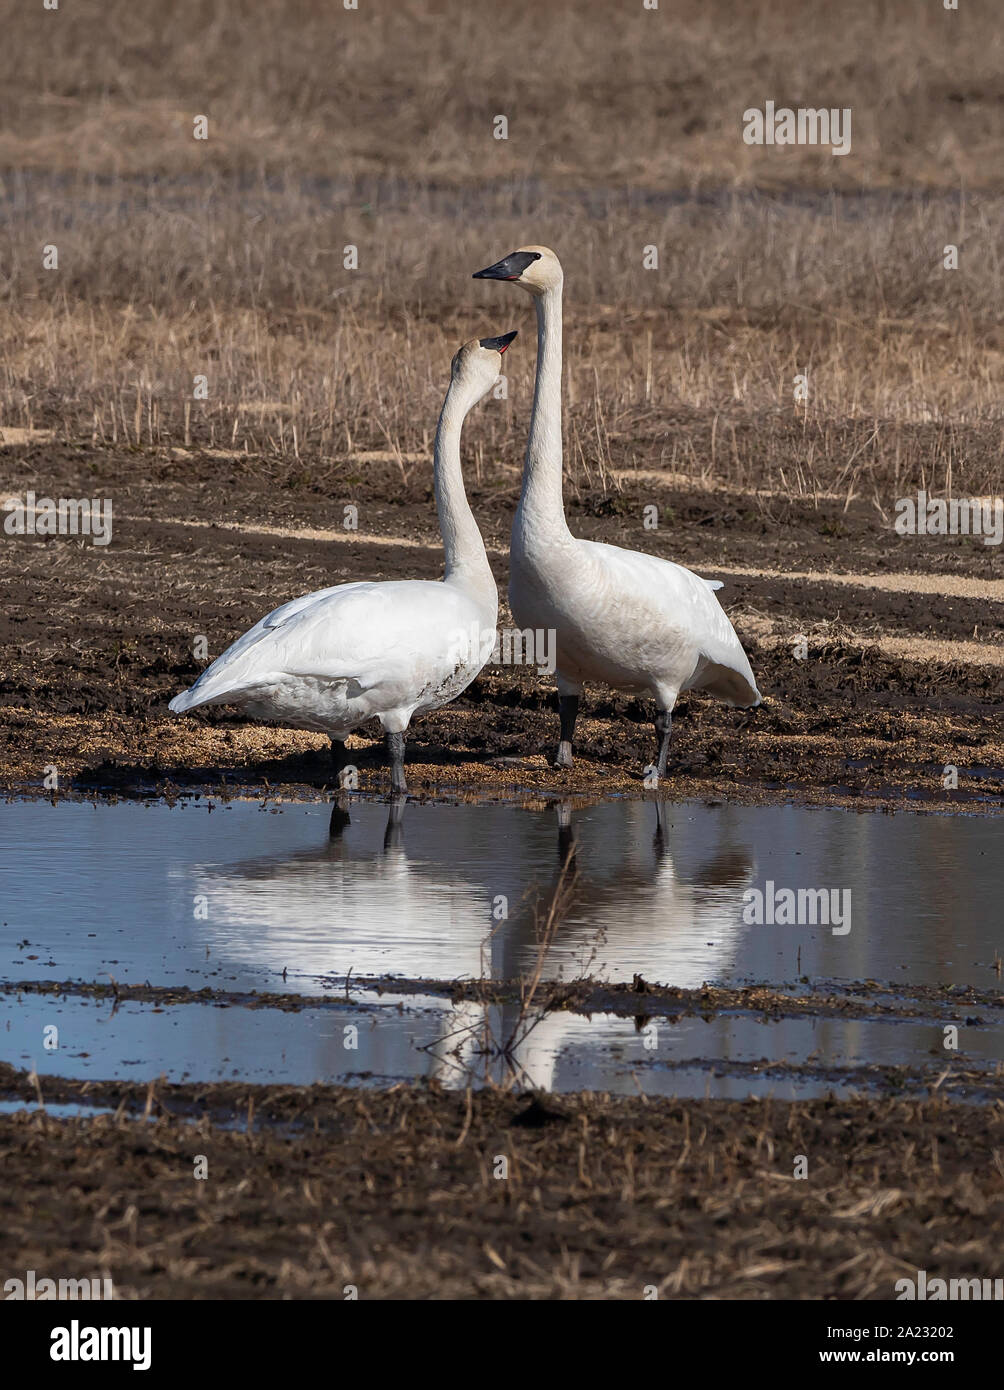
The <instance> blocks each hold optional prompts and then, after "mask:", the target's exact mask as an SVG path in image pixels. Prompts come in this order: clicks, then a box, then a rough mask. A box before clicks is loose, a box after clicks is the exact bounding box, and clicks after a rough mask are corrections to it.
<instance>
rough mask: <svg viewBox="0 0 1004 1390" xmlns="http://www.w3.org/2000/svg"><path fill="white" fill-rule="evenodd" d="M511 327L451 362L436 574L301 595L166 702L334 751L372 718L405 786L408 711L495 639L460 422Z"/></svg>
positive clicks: (449, 694) (438, 450)
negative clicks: (283, 728)
mask: <svg viewBox="0 0 1004 1390" xmlns="http://www.w3.org/2000/svg"><path fill="white" fill-rule="evenodd" d="M515 336H516V334H515V333H506V334H504V335H503V336H502V337H499V338H481V339H478V338H475V339H473V340H472V341H471V342H469V343H466V344H465V345H464V346H463V347H462V348H461V349H460V351H459V352H458V353H457V355H456V356H455V357H454V359H453V365H452V376H451V380H450V386H449V390H448V391H447V393H446V400H445V402H444V404H443V409H442V413H441V414H440V417H439V427H438V429H437V431H436V445H435V465H434V473H435V488H436V509H437V511H438V513H439V526H440V530H441V532H442V536H443V546H444V549H445V552H446V573H445V575H444V577H443V579H442V580H424V579H409V580H394V581H385V582H383V583H371V582H366V581H363V582H361V583H357V584H338V585H335V586H334V587H333V588H330V589H320V590H318V592H317V593H313V594H304V595H303V597H302V598H298V599H294V600H293V601H292V602H291V603H286V604H283V606H282V607H281V608H277V609H275V611H274V612H272V613H269V614H268V615H267V617H264V618H262V620H261V622H259V623H256V624H255V626H254V627H253V628H251V630H250V631H249V632H246V633H245V634H244V636H243V637H239V638H238V639H237V641H236V642H234V644H233V645H232V646H231V647H228V648H227V650H226V651H225V652H224V653H223V655H222V656H220V657H218V658H217V659H216V661H214V662H213V663H212V665H211V666H208V667H207V668H206V670H205V671H203V673H202V675H201V676H200V677H199V679H198V680H197V681H196V682H195V684H194V685H193V686H192V687H191V689H190V690H186V691H184V693H183V694H181V695H177V696H175V698H174V699H173V700H172V701H171V703H170V706H169V708H170V709H172V710H174V711H175V712H176V713H178V714H181V713H183V712H184V711H185V710H190V709H195V708H197V707H198V706H199V705H237V706H238V707H239V708H240V709H241V711H242V712H243V713H245V714H248V715H250V716H252V717H253V718H256V719H271V720H275V721H277V722H279V723H282V724H286V725H289V726H291V727H293V728H298V729H316V730H319V731H321V732H322V733H326V734H328V735H329V736H330V738H331V739H332V746H333V748H334V746H335V744H338V743H343V742H344V740H345V736H346V735H347V734H349V733H351V731H352V730H353V729H355V728H357V727H358V726H359V725H360V724H362V723H363V722H364V721H365V720H367V719H372V718H374V717H375V718H377V719H379V721H380V723H381V725H382V726H383V728H384V730H385V731H386V734H387V747H388V752H389V755H390V760H391V783H392V786H393V789H394V791H395V792H405V791H407V787H406V785H405V779H404V731H405V730H406V729H407V727H408V725H409V723H410V722H411V719H412V718H413V716H414V715H415V714H420V713H422V712H423V711H425V710H430V709H438V708H439V707H440V706H441V705H445V704H447V703H449V701H450V700H453V699H454V698H455V697H456V696H457V695H459V694H460V693H461V691H462V690H465V689H466V688H467V686H468V685H470V683H471V681H472V680H473V679H474V677H475V676H476V675H477V674H478V672H479V671H480V670H481V668H482V666H484V664H485V662H486V661H487V660H488V658H489V656H490V655H491V652H492V647H493V645H494V642H495V624H496V621H497V618H498V588H497V586H496V583H495V579H494V577H493V575H492V572H491V568H490V566H489V564H488V557H487V555H486V554H485V546H484V542H483V541H482V539H481V533H480V531H479V530H478V525H477V522H476V521H475V520H474V516H473V514H472V512H471V509H470V506H469V505H468V502H467V496H466V494H465V492H464V481H463V476H462V474H461V470H460V431H461V427H462V426H463V422H464V419H465V417H466V416H467V414H468V413H469V411H470V410H471V409H472V408H473V406H475V405H476V404H477V402H478V401H480V400H481V399H482V397H483V396H485V395H487V393H488V392H489V391H490V390H491V388H492V386H493V385H494V384H495V382H496V381H497V380H498V376H499V371H500V369H501V364H502V353H504V352H505V350H506V348H507V347H508V346H509V344H510V343H511V342H512V340H513V338H515Z"/></svg>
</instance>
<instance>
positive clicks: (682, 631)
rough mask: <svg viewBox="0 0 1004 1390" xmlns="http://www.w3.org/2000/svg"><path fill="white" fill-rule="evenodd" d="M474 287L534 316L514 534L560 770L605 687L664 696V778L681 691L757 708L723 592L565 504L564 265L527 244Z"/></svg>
mask: <svg viewBox="0 0 1004 1390" xmlns="http://www.w3.org/2000/svg"><path fill="white" fill-rule="evenodd" d="M474 278H475V279H476V280H511V281H513V282H515V283H516V284H518V285H520V286H522V288H523V289H525V290H527V291H529V293H530V294H531V295H533V298H534V302H535V305H536V310H537V380H536V386H535V388H534V396H533V415H532V418H531V422H530V435H529V439H528V440H527V447H526V461H525V463H524V466H523V490H522V493H521V495H520V499H519V507H518V509H517V511H516V517H515V520H514V521H513V527H512V543H511V547H510V557H509V558H510V579H509V603H510V607H511V608H512V611H513V614H514V616H515V618H516V621H517V623H518V624H519V625H520V626H521V627H532V628H545V629H553V631H554V633H555V641H556V668H557V669H556V674H557V680H558V696H559V700H558V705H559V709H560V712H561V736H560V738H561V742H560V745H559V748H558V755H557V758H556V760H555V766H557V767H570V766H571V762H572V735H573V732H574V729H575V718H576V715H577V713H578V706H579V696H580V695H581V694H582V688H583V684H584V683H585V682H586V681H602V682H603V683H604V684H606V685H610V686H613V687H614V688H615V689H617V690H649V691H651V692H652V694H653V695H654V696H655V702H656V719H655V729H656V736H657V738H658V740H659V758H658V763H657V772H658V775H659V776H660V777H662V776H664V775H665V772H666V759H667V756H668V752H669V736H670V730H671V727H672V712H673V706H674V705H675V704H676V699H677V696H678V695H679V694H680V692H681V691H683V690H694V689H704V690H709V691H710V692H711V693H712V694H713V695H717V696H718V697H719V698H720V699H722V700H724V701H726V703H728V704H730V705H735V706H739V707H741V708H744V709H745V708H749V707H751V706H754V705H758V704H759V703H760V698H761V697H760V692H759V691H758V690H757V687H756V680H755V679H754V676H753V672H752V670H751V669H750V664H749V661H748V660H747V658H746V653H745V652H744V651H743V649H742V647H741V645H740V643H739V639H738V637H737V636H736V634H735V630H734V629H733V627H732V624H731V623H730V622H729V620H728V618H727V617H726V616H725V613H724V612H723V610H722V607H721V605H720V603H719V602H718V600H717V599H716V598H715V596H714V594H713V592H712V590H713V589H718V588H721V585H720V583H718V582H711V581H709V580H704V579H700V578H698V576H697V575H696V574H692V573H691V572H690V570H687V569H684V568H683V567H682V566H681V565H675V564H673V563H672V562H671V561H669V560H661V559H659V558H658V557H657V556H655V555H645V554H642V553H641V552H639V551H637V550H624V549H622V548H621V547H620V546H615V545H604V544H601V543H599V542H597V541H584V540H578V539H576V537H575V536H573V535H572V534H571V532H570V531H569V529H568V526H567V524H566V522H565V510H564V506H563V504H562V500H561V465H562V450H561V287H562V280H563V277H562V272H561V263H560V262H559V260H558V258H557V256H556V255H555V254H554V252H553V251H550V250H548V248H547V247H546V246H525V247H522V248H521V249H520V250H518V251H513V252H512V253H511V254H510V255H508V256H506V257H505V258H504V260H501V261H498V262H497V263H496V264H495V265H492V266H489V267H488V268H487V269H486V270H479V271H477V272H476V273H475V276H474Z"/></svg>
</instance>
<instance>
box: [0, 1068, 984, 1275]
mask: <svg viewBox="0 0 1004 1390" xmlns="http://www.w3.org/2000/svg"><path fill="white" fill-rule="evenodd" d="M0 1081H2V1083H3V1085H4V1088H5V1089H7V1087H8V1086H10V1085H11V1084H13V1085H14V1086H15V1088H16V1089H18V1090H19V1091H20V1092H21V1093H22V1094H23V1095H24V1097H25V1099H27V1098H28V1097H30V1096H33V1095H34V1088H33V1086H31V1085H29V1084H28V1083H27V1081H26V1079H25V1078H24V1077H23V1075H22V1076H21V1077H15V1076H14V1075H13V1074H12V1073H11V1069H10V1068H2V1067H0ZM40 1085H41V1088H42V1092H43V1095H44V1096H45V1097H47V1098H48V1099H49V1101H50V1103H52V1101H53V1100H54V1099H55V1098H56V1097H57V1096H58V1097H59V1098H62V1099H64V1100H65V1099H79V1098H80V1095H81V1092H82V1091H83V1090H85V1089H89V1091H90V1098H91V1099H92V1100H99V1101H100V1103H101V1104H103V1105H106V1106H112V1107H116V1108H117V1107H119V1106H121V1110H120V1111H119V1113H118V1114H116V1115H103V1116H98V1117H95V1118H93V1119H90V1118H89V1119H70V1120H61V1121H59V1120H54V1119H52V1118H49V1117H47V1116H45V1115H42V1114H39V1113H33V1114H29V1113H27V1112H25V1111H22V1112H20V1113H18V1114H14V1115H2V1116H0V1162H2V1165H3V1172H4V1175H5V1181H4V1183H3V1184H2V1186H0V1262H2V1265H3V1267H4V1268H5V1269H8V1270H15V1271H16V1270H22V1271H23V1270H25V1269H34V1270H36V1271H37V1272H39V1274H40V1275H41V1274H43V1273H58V1275H60V1276H61V1277H84V1276H98V1275H107V1276H110V1277H111V1278H112V1279H113V1280H114V1283H115V1288H116V1293H117V1295H118V1296H119V1297H122V1298H141V1299H142V1298H153V1297H160V1298H182V1299H191V1298H278V1297H284V1296H285V1297H294V1298H342V1297H343V1296H344V1294H343V1290H344V1289H345V1287H346V1286H347V1285H355V1286H356V1287H357V1289H358V1293H359V1297H360V1298H368V1299H376V1298H393V1297H403V1298H433V1299H435V1298H491V1299H500V1298H501V1299H521V1298H538V1299H539V1298H614V1299H633V1298H642V1297H644V1296H645V1289H646V1287H647V1286H653V1285H654V1286H656V1287H657V1288H658V1290H659V1295H660V1296H661V1297H682V1298H693V1297H704V1298H753V1299H758V1298H781V1297H787V1298H801V1299H818V1298H848V1299H861V1298H866V1299H867V1298H872V1299H889V1298H894V1297H895V1296H896V1295H895V1289H894V1286H895V1281H896V1280H897V1279H900V1278H902V1277H904V1276H910V1277H911V1278H916V1272H917V1270H919V1269H925V1270H927V1272H928V1277H929V1278H930V1277H932V1276H934V1275H939V1276H943V1277H951V1276H958V1277H961V1276H963V1275H966V1276H969V1275H972V1274H973V1273H974V1271H982V1272H988V1271H993V1270H994V1268H995V1261H996V1259H997V1257H998V1255H999V1242H998V1233H999V1229H1000V1223H1001V1221H1002V1219H1004V1173H1002V1171H1001V1158H1000V1151H1001V1144H1002V1141H1004V1131H1002V1125H1001V1117H1000V1113H999V1110H996V1109H994V1110H991V1111H989V1112H988V1111H987V1110H985V1109H982V1108H977V1107H972V1106H966V1105H958V1104H953V1103H951V1102H948V1101H944V1100H941V1099H937V1098H935V1099H932V1100H929V1101H925V1102H922V1103H912V1102H902V1101H891V1102H889V1101H884V1102H881V1103H873V1102H871V1101H865V1100H859V1101H844V1102H835V1101H831V1100H819V1101H813V1102H794V1103H785V1104H780V1103H777V1102H770V1101H754V1100H750V1101H745V1102H721V1101H714V1102H709V1101H671V1100H645V1099H644V1098H641V1097H638V1098H623V1097H621V1098H615V1097H610V1096H607V1095H598V1094H584V1095H580V1096H576V1097H569V1098H562V1099H561V1101H560V1103H559V1102H557V1101H555V1100H552V1099H551V1098H546V1099H544V1100H541V1099H539V1098H532V1097H529V1096H526V1097H512V1096H508V1095H502V1094H498V1093H478V1092H473V1093H467V1094H465V1093H462V1092H461V1093H448V1092H442V1091H439V1090H437V1089H435V1088H429V1089H421V1088H413V1087H400V1088H397V1089H394V1090H391V1091H389V1092H370V1091H367V1092H360V1091H359V1090H348V1089H341V1088H337V1087H323V1086H315V1087H309V1088H301V1087H287V1088H282V1087H255V1086H246V1085H242V1084H239V1083H231V1084H226V1085H219V1086H168V1085H165V1084H158V1085H152V1086H151V1087H149V1088H147V1087H145V1086H134V1085H125V1084H118V1083H108V1084H106V1085H102V1086H101V1087H99V1088H97V1089H95V1088H94V1087H93V1086H92V1087H90V1088H85V1087H84V1086H83V1085H82V1084H81V1083H70V1082H57V1081H56V1080H55V1079H52V1078H42V1080H41V1082H40ZM130 1108H133V1109H134V1110H135V1111H136V1112H137V1113H138V1114H139V1115H140V1116H141V1118H138V1119H135V1118H133V1119H130V1118H127V1111H128V1110H129V1109H130ZM176 1109H177V1110H179V1111H180V1110H182V1109H187V1110H189V1111H190V1112H191V1113H195V1114H200V1113H202V1114H204V1116H205V1117H204V1118H202V1119H200V1120H192V1119H181V1118H178V1117H177V1116H176V1115H173V1114H172V1112H173V1111H175V1110H176ZM224 1111H225V1112H228V1113H229V1115H230V1117H231V1119H230V1123H231V1125H232V1126H233V1127H231V1128H225V1127H223V1126H221V1125H220V1124H219V1123H214V1122H212V1121H210V1119H209V1118H208V1113H209V1112H214V1113H215V1114H217V1115H219V1114H220V1113H221V1112H224ZM144 1113H146V1114H147V1115H148V1116H149V1119H148V1120H146V1121H144V1119H143V1118H142V1115H143V1114H144ZM198 1155H203V1156H204V1157H205V1159H206V1160H207V1161H208V1176H207V1177H206V1178H205V1180H196V1179H195V1178H194V1177H193V1171H194V1164H195V1160H196V1158H197V1156H198ZM798 1155H804V1156H805V1157H806V1159H807V1162H808V1176H807V1178H806V1179H804V1180H800V1179H796V1178H795V1177H794V1176H793V1174H794V1171H795V1165H796V1161H797V1157H798ZM500 1159H505V1160H506V1164H505V1165H502V1164H501V1163H500V1162H499V1160H500ZM502 1171H507V1174H508V1175H507V1176H506V1177H498V1176H495V1174H496V1173H500V1172H502Z"/></svg>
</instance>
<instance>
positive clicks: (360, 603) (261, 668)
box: [170, 580, 491, 713]
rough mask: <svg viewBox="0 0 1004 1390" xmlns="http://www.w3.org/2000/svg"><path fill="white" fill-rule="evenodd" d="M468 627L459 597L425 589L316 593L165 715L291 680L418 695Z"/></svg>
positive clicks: (233, 651)
mask: <svg viewBox="0 0 1004 1390" xmlns="http://www.w3.org/2000/svg"><path fill="white" fill-rule="evenodd" d="M477 621H478V616H477V611H476V609H475V607H474V605H473V604H472V603H471V601H470V600H469V599H468V598H466V596H465V595H463V594H461V593H459V592H457V591H456V590H455V589H453V588H451V587H450V586H449V585H446V584H442V583H439V582H436V581H432V580H403V581H391V582H383V583H365V582H364V583H358V584H339V585H336V586H334V587H333V588H330V589H321V590H319V591H318V592H316V593H313V594H305V595H303V596H302V597H301V598H298V599H294V600H293V601H292V602H291V603H287V604H283V605H282V607H280V608H276V609H275V610H274V611H273V612H271V613H269V614H267V615H266V617H264V618H262V619H261V621H260V622H258V623H256V624H255V626H254V627H253V628H251V629H250V630H249V631H248V632H246V633H244V635H243V636H242V637H239V638H238V639H237V641H236V642H234V643H233V645H232V646H230V647H228V648H227V650H226V651H225V652H224V653H223V655H222V656H220V657H218V658H217V659H216V661H214V662H213V663H212V665H211V666H209V667H207V668H206V670H205V671H204V672H203V673H202V675H201V676H200V677H199V679H198V680H197V681H196V682H195V684H194V685H193V686H192V687H191V689H190V690H187V691H185V692H184V693H183V694H181V695H178V696H176V697H175V699H173V700H172V701H171V704H170V708H171V709H172V710H174V711H176V712H178V713H180V712H182V711H184V710H188V709H194V708H195V707H196V706H198V705H203V704H208V703H211V702H215V703H224V702H227V701H228V700H233V699H237V698H240V697H241V696H246V695H247V694H249V693H250V692H253V691H255V690H261V689H264V688H268V687H270V686H273V685H275V684H277V683H279V682H284V681H287V680H288V679H290V678H293V679H294V680H316V681H322V682H335V681H349V682H352V683H353V687H354V688H355V689H356V690H359V691H364V690H371V689H373V688H374V687H376V686H381V685H393V686H395V687H400V688H401V689H402V690H407V689H409V688H411V687H412V686H414V687H415V688H416V690H422V689H424V688H425V687H426V686H427V685H428V684H429V682H430V681H431V680H434V679H435V676H436V674H437V672H439V671H440V670H443V671H446V670H447V669H453V665H455V664H456V663H455V661H453V658H454V656H455V653H456V651H457V650H461V651H462V650H463V646H462V644H463V639H464V638H465V637H466V636H468V635H469V634H470V630H471V627H472V625H473V624H476V623H477ZM490 649H491V644H490V643H488V650H489V651H490ZM451 661H452V662H453V665H451ZM482 664H483V663H482ZM478 669H480V667H478Z"/></svg>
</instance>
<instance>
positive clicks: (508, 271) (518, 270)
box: [471, 251, 540, 280]
mask: <svg viewBox="0 0 1004 1390" xmlns="http://www.w3.org/2000/svg"><path fill="white" fill-rule="evenodd" d="M539 260H540V252H539V251H512V252H510V254H509V255H508V256H505V257H504V258H503V259H502V260H501V261H496V262H495V264H494V265H490V266H486V268H485V269H484V270H476V271H475V272H474V274H473V275H472V276H471V279H472V280H518V279H519V277H520V276H521V275H522V274H523V271H524V270H526V268H527V266H528V265H532V264H533V262H534V261H539Z"/></svg>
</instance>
